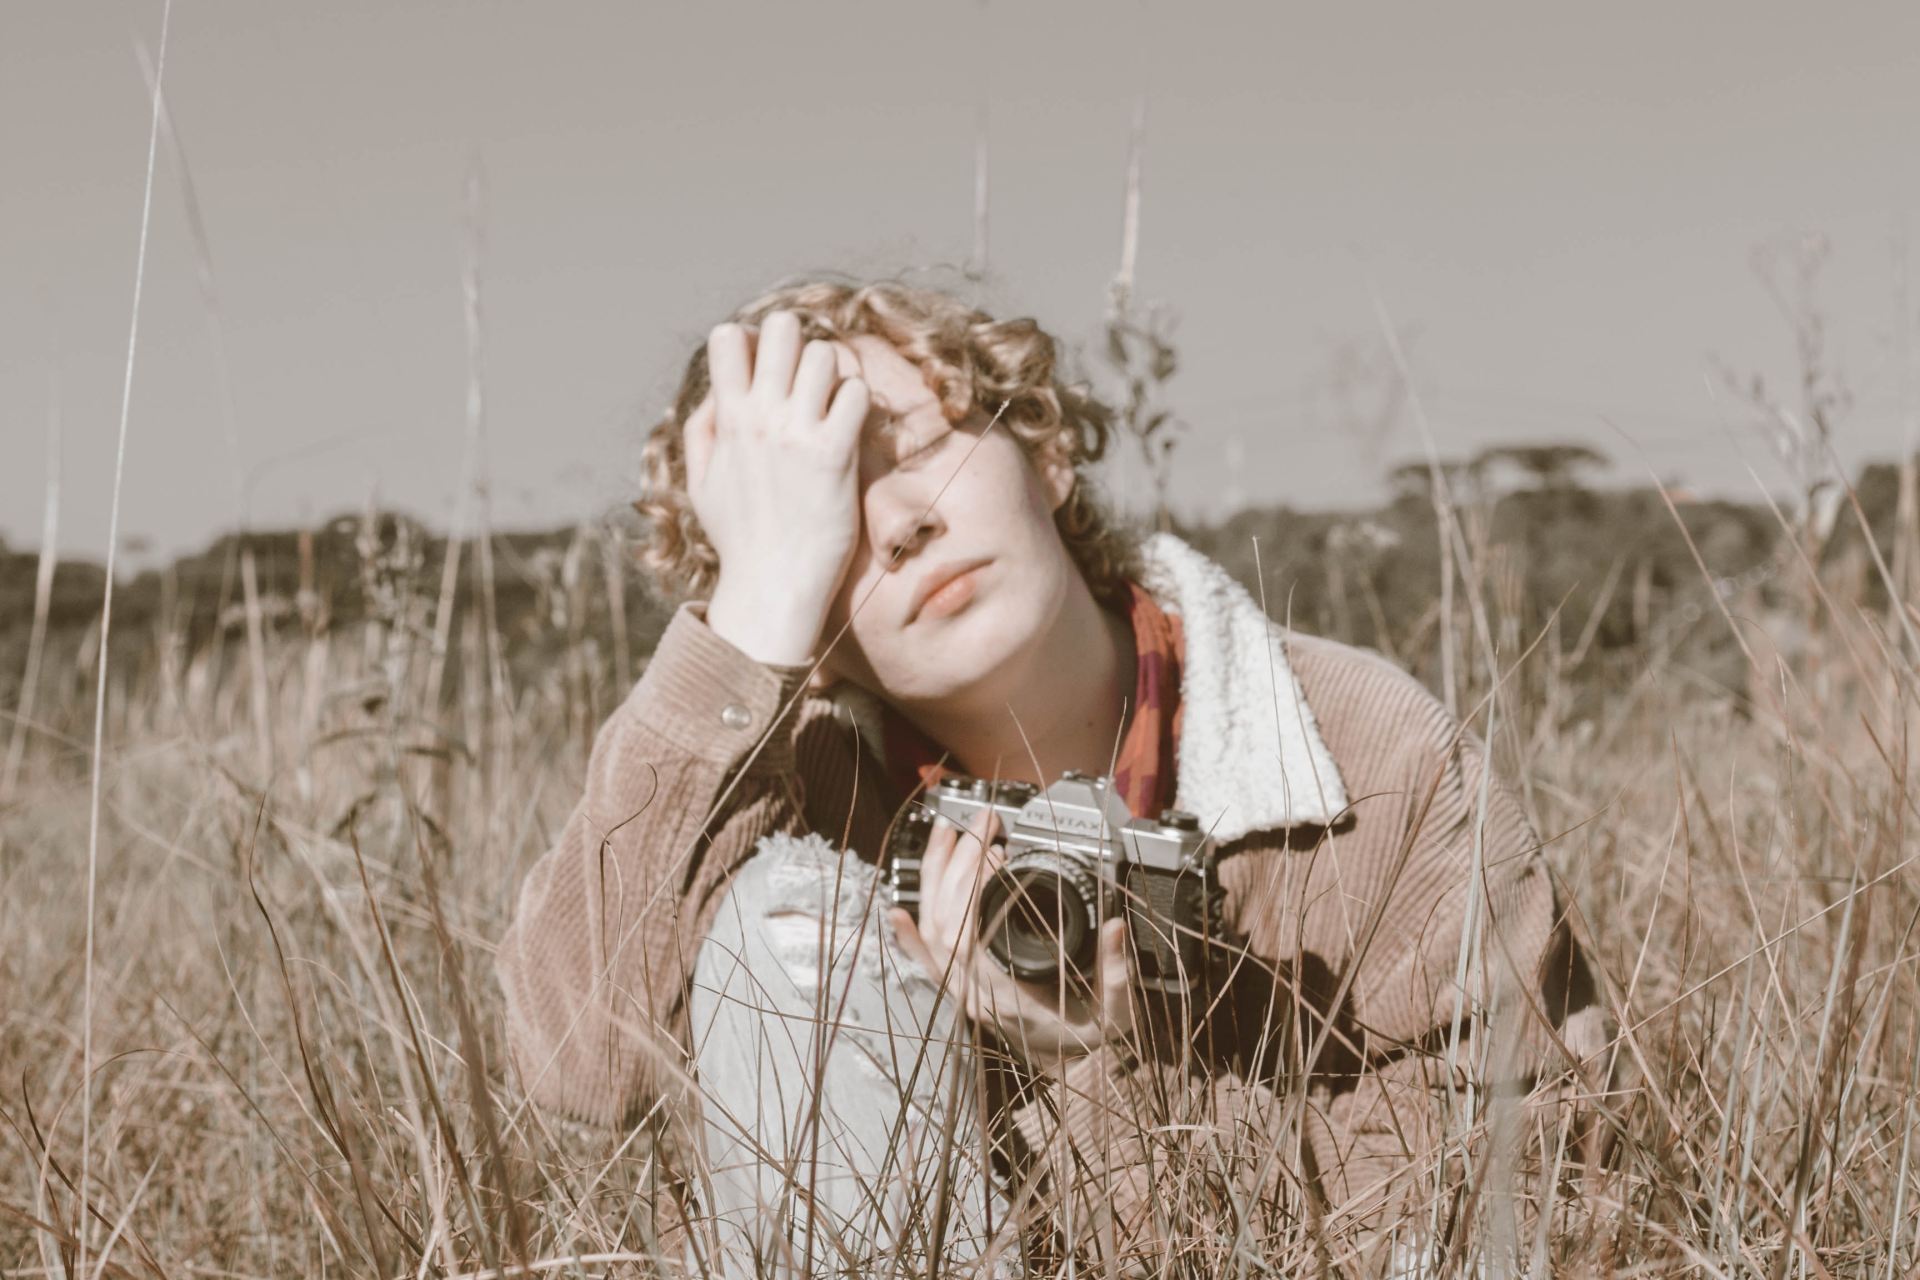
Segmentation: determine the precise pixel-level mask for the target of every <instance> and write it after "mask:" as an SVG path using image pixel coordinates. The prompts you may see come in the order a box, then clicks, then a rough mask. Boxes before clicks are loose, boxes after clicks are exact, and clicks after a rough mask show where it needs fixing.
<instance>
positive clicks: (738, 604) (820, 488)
mask: <svg viewBox="0 0 1920 1280" xmlns="http://www.w3.org/2000/svg"><path fill="white" fill-rule="evenodd" d="M707 368H708V375H709V379H710V382H711V390H710V392H709V395H708V397H707V399H706V400H705V401H703V402H702V403H701V405H700V406H699V408H698V409H696V410H695V411H694V412H693V413H692V414H690V415H688V418H687V422H686V426H685V429H684V436H683V445H684V449H685V457H686V467H687V493H688V496H689V498H690V499H691V501H692V504H693V509H694V514H695V515H696V516H698V517H699V520H700V524H701V527H702V528H703V529H704V530H705V531H706V534H707V538H708V541H709V542H711V543H712V545H713V549H714V551H715V553H716V554H717V555H718V556H719V559H720V575H719V581H718V583H717V584H716V585H715V587H714V593H713V598H712V600H711V601H709V603H708V607H707V620H708V625H710V626H711V627H712V628H713V629H714V630H715V631H716V632H717V633H719V634H720V635H721V637H722V638H723V639H726V640H728V641H730V642H731V643H733V644H734V645H735V646H736V647H738V648H740V649H741V650H742V651H743V652H745V653H747V654H748V655H749V656H751V657H754V658H756V659H758V660H760V661H762V662H767V663H770V664H780V665H798V664H800V663H802V662H804V661H807V660H809V659H811V658H812V656H813V649H814V646H815V644H816V643H817V642H818V640H819V637H820V632H821V628H822V626H823V624H824V622H825V620H826V616H827V612H828V610H829V608H830V607H831V606H832V603H833V599H834V597H835V595H836V594H837V593H838V591H839V586H840V583H841V581H842V580H843V579H844V577H845V575H846V572H847V569H848V566H849V565H850V564H851V563H852V560H853V554H854V550H855V547H856V545H857V539H858V537H859V534H860V487H859V478H860V477H859V473H860V468H859V459H860V451H859V443H860V435H861V431H862V429H863V427H864V426H865V423H866V421H867V418H868V414H869V410H870V409H871V407H872V406H871V400H870V397H869V392H868V388H867V383H866V380H865V379H864V378H861V377H859V376H857V375H856V376H852V377H844V378H843V377H842V376H841V375H840V368H839V356H838V353H837V352H836V351H835V349H834V346H833V344H831V343H828V342H826V341H823V340H820V339H815V340H814V341H811V342H808V343H805V344H804V346H803V345H802V343H801V335H800V322H799V319H798V318H797V317H796V316H794V315H793V313H791V312H787V311H775V312H772V313H770V314H769V315H768V316H767V317H766V319H765V321H764V322H763V323H762V324H761V327H760V332H759V334H758V335H757V338H756V337H755V335H751V334H749V332H748V331H747V329H746V328H745V327H744V326H742V325H739V324H733V323H728V324H722V325H718V326H716V327H715V328H714V330H713V331H712V333H710V334H709V335H708V337H707Z"/></svg>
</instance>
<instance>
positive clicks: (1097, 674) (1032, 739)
mask: <svg viewBox="0 0 1920 1280" xmlns="http://www.w3.org/2000/svg"><path fill="white" fill-rule="evenodd" d="M1136 673H1137V660H1136V658H1135V654H1134V644H1133V625H1132V623H1131V622H1129V621H1128V620H1127V618H1126V617H1124V616H1123V615H1121V614H1118V613H1114V612H1111V611H1109V610H1106V609H1103V608H1101V607H1100V605H1099V603H1098V602H1097V601H1095V600H1094V598H1093V593H1092V592H1091V591H1090V590H1089V589H1088V588H1087V585H1086V583H1085V581H1084V580H1081V579H1080V578H1079V577H1078V575H1075V581H1074V584H1073V589H1072V590H1071V591H1070V592H1069V594H1068V599H1067V603H1066V605H1065V606H1064V607H1063V608H1062V609H1061V610H1060V612H1059V613H1058V614H1057V615H1055V617H1054V620H1053V624H1052V625H1051V626H1050V627H1049V628H1048V630H1047V631H1046V632H1045V633H1043V634H1042V635H1041V636H1040V638H1039V642H1038V643H1037V644H1035V645H1033V646H1031V647H1030V648H1029V649H1028V650H1027V651H1026V653H1025V654H1024V655H1023V657H1022V660H1021V663H1020V666H1019V669H1018V670H1016V671H1013V672H1009V673H1007V674H1009V675H1011V676H1012V680H1011V681H1010V682H1008V683H1003V684H1001V685H1000V688H999V689H996V690H995V691H994V692H992V693H990V694H986V695H985V697H984V698H982V699H981V702H980V705H976V704H975V702H974V701H972V700H969V699H967V698H964V697H963V698H959V699H955V700H952V701H947V702H942V703H940V704H938V705H920V706H915V707H913V708H910V709H905V712H906V714H907V716H908V717H909V718H910V719H911V720H912V721H913V722H914V723H915V724H916V725H917V726H918V727H919V728H920V729H921V731H922V732H924V733H926V734H927V735H928V736H930V737H931V738H932V739H933V740H934V741H935V742H938V743H940V744H941V745H942V746H944V747H946V748H947V749H948V750H950V751H951V752H952V753H953V757H954V758H953V762H952V763H953V764H954V765H955V766H956V767H958V768H960V769H961V770H964V771H965V772H967V773H970V774H972V775H973V776H974V777H977V778H996V777H997V778H1002V779H1009V780H1017V781H1022V782H1031V783H1034V784H1036V785H1040V786H1045V785H1046V784H1048V783H1050V782H1052V781H1053V780H1054V779H1055V778H1057V777H1059V776H1060V775H1061V774H1062V773H1064V772H1065V771H1067V770H1068V769H1080V770H1083V771H1085V772H1087V773H1090V774H1093V775H1095V776H1096V777H1097V776H1100V775H1103V774H1106V773H1107V772H1108V771H1109V770H1110V768H1111V766H1112V762H1113V760H1114V758H1115V756H1116V754H1117V753H1118V752H1119V750H1120V743H1121V739H1122V737H1123V735H1124V734H1125V732H1126V726H1127V721H1128V719H1129V716H1130V714H1131V710H1132V706H1131V704H1132V700H1133V692H1134V684H1135V679H1136ZM1007 690H1010V694H1007V695H1006V696H1002V691H1007ZM988 698H990V699H991V700H992V702H993V705H991V706H988V705H984V702H985V700H986V699H988Z"/></svg>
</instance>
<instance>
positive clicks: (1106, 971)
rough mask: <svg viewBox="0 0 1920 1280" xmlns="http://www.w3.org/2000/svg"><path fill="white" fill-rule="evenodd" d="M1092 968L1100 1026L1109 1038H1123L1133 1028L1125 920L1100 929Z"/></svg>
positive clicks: (1130, 967) (1129, 960)
mask: <svg viewBox="0 0 1920 1280" xmlns="http://www.w3.org/2000/svg"><path fill="white" fill-rule="evenodd" d="M1094 968H1095V977H1094V985H1095V986H1096V987H1097V988H1098V994H1099V1000H1100V1021H1101V1026H1102V1028H1103V1029H1104V1030H1105V1031H1106V1032H1107V1034H1109V1035H1120V1034H1125V1033H1126V1032H1127V1031H1128V1030H1130V1029H1131V1028H1132V1026H1133V951H1132V948H1131V947H1129V946H1128V945H1127V922H1126V921H1125V920H1109V921H1107V922H1106V923H1105V924H1103V925H1101V926H1100V950H1099V959H1098V960H1097V961H1096V962H1095V965H1094Z"/></svg>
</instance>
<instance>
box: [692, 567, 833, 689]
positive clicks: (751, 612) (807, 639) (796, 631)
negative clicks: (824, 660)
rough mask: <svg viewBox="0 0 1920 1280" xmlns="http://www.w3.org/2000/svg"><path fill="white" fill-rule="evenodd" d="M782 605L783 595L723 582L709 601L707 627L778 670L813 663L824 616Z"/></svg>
mask: <svg viewBox="0 0 1920 1280" xmlns="http://www.w3.org/2000/svg"><path fill="white" fill-rule="evenodd" d="M782 605H783V602H782V600H781V597H780V593H777V592H766V591H757V590H753V589H750V588H743V587H741V586H739V585H737V584H733V583H729V582H727V581H726V580H725V579H722V580H721V582H720V583H719V584H718V585H717V586H716V587H715V588H714V592H713V598H712V599H711V600H709V601H708V602H707V626H708V627H709V628H711V629H712V631H713V633H714V634H715V635H717V636H719V637H720V638H721V639H722V640H725V641H726V642H727V643H729V644H731V645H733V646H734V648H736V649H738V650H740V652H742V653H744V654H746V655H747V656H748V657H749V658H752V659H753V660H754V661H756V662H764V663H766V664H767V665H768V666H776V667H794V666H800V665H802V664H804V663H808V662H811V661H812V660H813V657H814V653H813V648H814V645H816V644H817V643H819V640H820V628H821V626H822V624H823V623H824V621H825V618H824V616H819V617H816V616H814V614H815V612H816V611H814V610H795V609H792V608H787V607H782Z"/></svg>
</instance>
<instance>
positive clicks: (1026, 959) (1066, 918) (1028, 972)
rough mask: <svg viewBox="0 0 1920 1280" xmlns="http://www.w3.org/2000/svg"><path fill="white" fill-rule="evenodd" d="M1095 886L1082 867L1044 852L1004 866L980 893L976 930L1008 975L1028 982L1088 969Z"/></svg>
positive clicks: (1095, 899) (1095, 913)
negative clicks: (1067, 971) (977, 928)
mask: <svg viewBox="0 0 1920 1280" xmlns="http://www.w3.org/2000/svg"><path fill="white" fill-rule="evenodd" d="M1098 892H1099V891H1098V887H1097V884H1096V882H1095V880H1094V877H1093V876H1092V875H1091V874H1089V873H1088V872H1087V871H1086V870H1085V869H1084V868H1082V867H1079V866H1077V865H1075V863H1073V862H1072V861H1069V860H1067V859H1064V858H1061V857H1059V856H1057V855H1055V854H1051V853H1046V854H1041V855H1038V856H1035V857H1031V858H1026V859H1022V860H1020V861H1018V862H1013V863H1008V864H1007V865H1006V866H1004V867H1002V868H1000V870H998V871H996V872H994V873H993V875H992V877H990V878H989V879H988V880H987V883H986V884H985V885H983V886H981V889H980V931H981V935H982V936H983V937H984V938H985V940H986V943H987V950H988V951H989V952H990V953H992V955H993V957H994V959H996V960H998V961H999V962H1000V963H1001V964H1002V965H1003V966H1005V967H1006V970H1007V972H1008V973H1011V974H1012V975H1013V976H1014V977H1016V978H1019V979H1021V980H1023V981H1027V982H1037V981H1043V980H1046V979H1050V978H1054V977H1056V976H1057V975H1058V974H1059V972H1060V968H1061V966H1062V965H1065V966H1066V967H1067V968H1068V969H1069V970H1071V971H1073V972H1075V973H1078V974H1082V975H1085V974H1088V973H1090V972H1091V971H1092V968H1093V952H1094V931H1095V928H1096V923H1095V922H1096V917H1097V914H1098V911H1099V899H1098Z"/></svg>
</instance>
